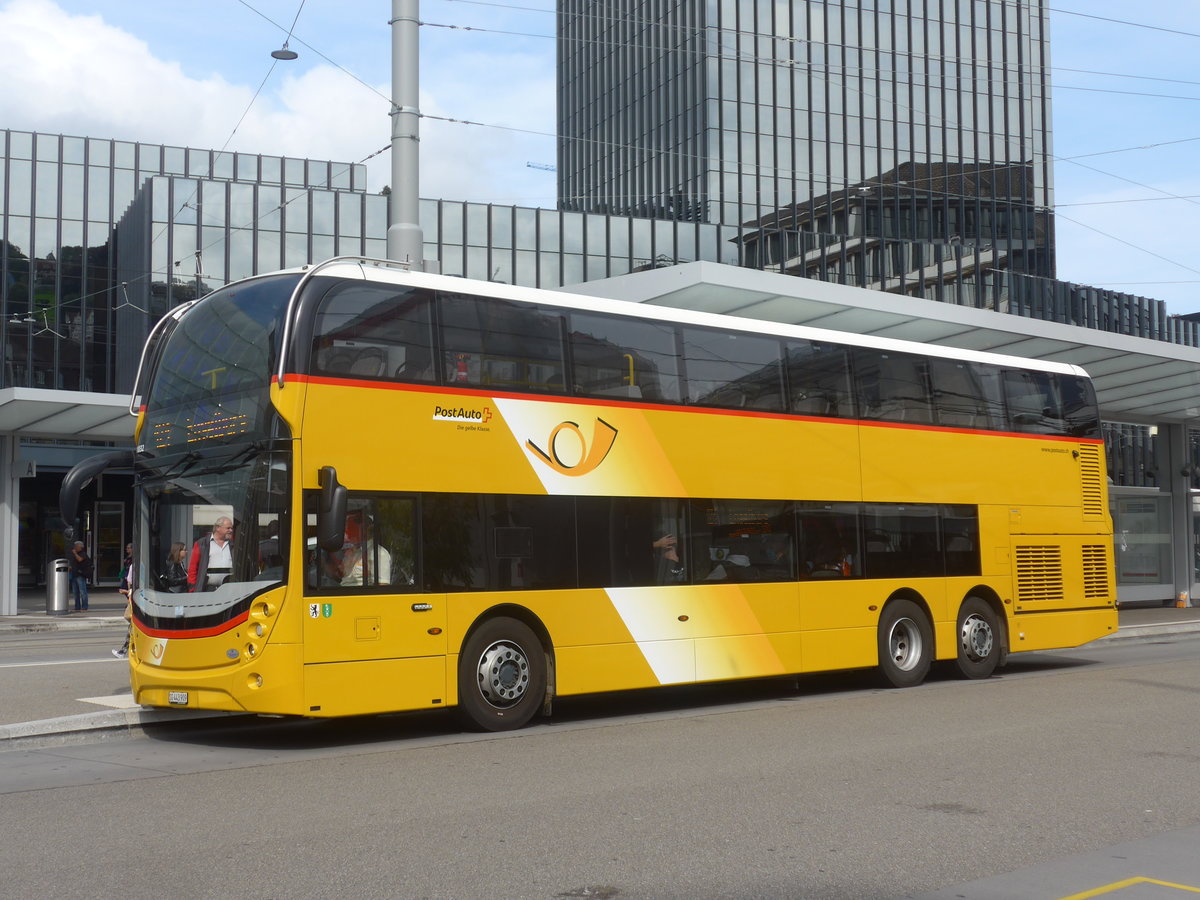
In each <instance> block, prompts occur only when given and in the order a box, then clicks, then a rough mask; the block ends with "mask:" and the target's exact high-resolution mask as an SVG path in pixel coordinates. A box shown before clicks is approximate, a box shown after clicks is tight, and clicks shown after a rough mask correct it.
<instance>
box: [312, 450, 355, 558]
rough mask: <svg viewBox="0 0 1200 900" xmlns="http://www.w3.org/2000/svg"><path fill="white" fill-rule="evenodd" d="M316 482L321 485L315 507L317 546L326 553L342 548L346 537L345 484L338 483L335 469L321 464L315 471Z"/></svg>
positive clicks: (346, 492)
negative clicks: (318, 501) (319, 499)
mask: <svg viewBox="0 0 1200 900" xmlns="http://www.w3.org/2000/svg"><path fill="white" fill-rule="evenodd" d="M317 484H319V485H320V486H321V503H320V506H319V507H318V509H317V546H318V547H320V548H321V549H322V550H324V551H325V552H326V553H334V552H336V551H338V550H341V549H342V544H343V542H344V541H345V539H346V496H347V494H348V491H347V490H346V487H345V485H342V484H339V483H338V477H337V469H335V468H334V467H333V466H322V467H321V470H320V471H319V472H317Z"/></svg>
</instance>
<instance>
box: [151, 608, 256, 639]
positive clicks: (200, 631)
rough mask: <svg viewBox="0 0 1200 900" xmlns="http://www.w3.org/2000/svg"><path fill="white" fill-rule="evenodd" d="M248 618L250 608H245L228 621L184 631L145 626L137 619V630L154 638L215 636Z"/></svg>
mask: <svg viewBox="0 0 1200 900" xmlns="http://www.w3.org/2000/svg"><path fill="white" fill-rule="evenodd" d="M249 618H250V610H246V611H245V612H244V613H242V614H241V615H239V616H237V617H236V618H233V619H230V620H229V621H228V622H222V623H221V624H220V625H214V626H213V627H212V628H196V629H189V630H185V631H180V630H178V629H174V628H171V629H167V628H147V627H146V626H145V625H144V624H143V623H142V622H141V621H140V620H139V621H138V630H139V631H141V632H142V634H145V635H148V636H149V637H156V638H202V637H215V636H216V635H218V634H224V633H225V632H227V631H231V630H233V629H234V628H237V627H238V626H239V625H241V624H242V623H244V622H245V621H246V620H247V619H249Z"/></svg>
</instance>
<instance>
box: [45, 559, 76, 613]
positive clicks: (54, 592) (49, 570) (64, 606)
mask: <svg viewBox="0 0 1200 900" xmlns="http://www.w3.org/2000/svg"><path fill="white" fill-rule="evenodd" d="M70 599H71V563H70V562H69V561H67V560H65V559H56V560H54V561H53V562H52V563H50V564H49V565H47V566H46V615H48V616H65V615H66V614H67V610H68V609H69V606H70V604H69V601H70Z"/></svg>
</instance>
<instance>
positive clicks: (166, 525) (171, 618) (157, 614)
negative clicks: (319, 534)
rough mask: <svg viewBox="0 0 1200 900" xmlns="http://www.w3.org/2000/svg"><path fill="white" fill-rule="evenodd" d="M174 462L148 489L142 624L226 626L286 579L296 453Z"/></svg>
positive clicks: (139, 603)
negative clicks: (290, 484)
mask: <svg viewBox="0 0 1200 900" xmlns="http://www.w3.org/2000/svg"><path fill="white" fill-rule="evenodd" d="M164 462H167V465H165V466H164V467H163V468H162V469H161V470H160V473H159V474H158V475H157V476H151V477H147V478H145V479H144V480H143V482H142V485H141V488H142V490H141V492H140V500H141V510H140V513H141V515H140V516H139V522H140V524H141V526H142V528H141V533H140V535H139V537H138V544H137V552H136V553H135V558H136V559H137V560H138V563H139V564H138V570H139V571H138V578H137V580H136V584H135V587H136V588H137V589H136V591H135V601H136V602H135V606H136V607H137V610H138V617H139V619H140V620H141V621H142V622H143V623H144V624H146V625H147V626H149V627H151V628H159V629H169V630H196V629H206V628H217V629H219V628H220V626H222V625H223V624H224V623H226V622H229V621H231V620H235V619H237V618H238V617H239V615H240V614H241V613H243V612H245V610H246V609H247V608H248V605H249V601H250V598H251V597H252V596H254V595H255V594H257V593H260V592H261V591H262V590H264V589H266V588H269V587H272V586H275V585H278V584H280V583H282V581H283V579H284V577H285V572H286V564H285V560H286V559H287V546H286V541H287V535H288V528H287V521H286V516H287V509H288V489H289V488H288V453H287V451H280V450H263V451H260V450H259V449H258V448H257V446H256V445H249V446H246V447H244V448H242V449H241V450H239V451H237V452H235V453H233V454H224V455H221V456H218V457H211V458H205V459H200V458H193V457H192V456H191V455H184V456H181V457H177V458H174V459H173V460H170V461H167V460H164Z"/></svg>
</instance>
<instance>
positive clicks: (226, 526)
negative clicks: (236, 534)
mask: <svg viewBox="0 0 1200 900" xmlns="http://www.w3.org/2000/svg"><path fill="white" fill-rule="evenodd" d="M232 571H233V520H231V519H230V518H229V516H221V517H219V518H218V519H217V521H215V522H213V530H212V531H211V532H210V533H208V534H206V535H204V536H203V537H201V538H200V540H198V541H196V543H194V544H193V545H192V555H191V557H190V558H189V559H188V590H189V591H210V590H213V589H215V588H218V587H220V586H221V584H222V582H224V581H225V579H226V578H228V577H229V573H230V572H232Z"/></svg>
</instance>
